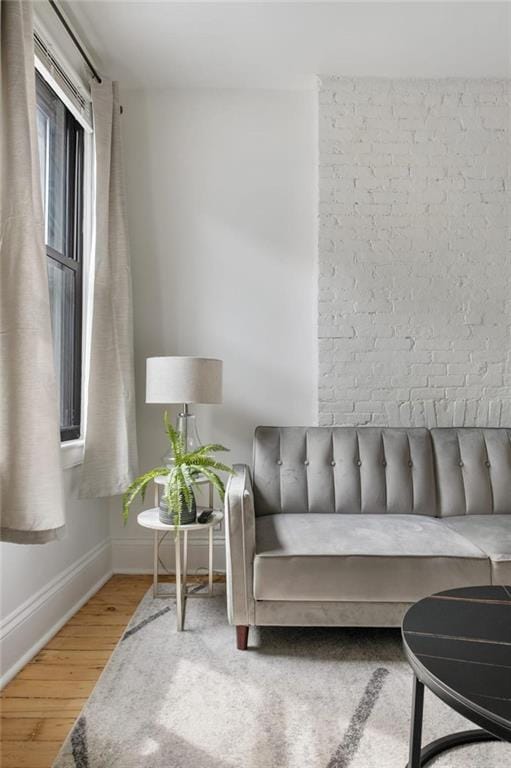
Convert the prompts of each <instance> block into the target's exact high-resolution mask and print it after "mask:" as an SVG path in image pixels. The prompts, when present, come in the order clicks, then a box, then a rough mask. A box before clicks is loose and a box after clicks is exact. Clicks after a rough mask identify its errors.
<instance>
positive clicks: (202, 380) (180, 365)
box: [146, 357, 223, 461]
mask: <svg viewBox="0 0 511 768" xmlns="http://www.w3.org/2000/svg"><path fill="white" fill-rule="evenodd" d="M222 366H223V363H222V361H221V360H214V359H212V358H207V357H148V358H147V365H146V403H160V404H165V405H170V404H172V403H182V406H183V408H182V411H181V412H180V413H179V415H178V417H177V423H176V429H177V431H178V432H179V433H180V434H181V436H182V439H183V445H184V448H185V451H186V452H190V451H195V450H197V448H199V447H200V445H201V441H200V439H199V434H198V432H197V424H196V421H195V414H193V413H191V412H190V409H189V406H190V405H191V404H193V403H201V404H208V405H209V404H219V403H221V402H222ZM168 458H169V457H167V456H166V457H165V461H167V459H168Z"/></svg>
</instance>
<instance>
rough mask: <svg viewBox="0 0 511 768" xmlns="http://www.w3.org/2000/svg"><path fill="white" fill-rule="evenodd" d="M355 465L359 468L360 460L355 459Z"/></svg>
mask: <svg viewBox="0 0 511 768" xmlns="http://www.w3.org/2000/svg"><path fill="white" fill-rule="evenodd" d="M355 464H356V465H357V467H361V466H362V462H361V461H360V459H357V460H356V462H355Z"/></svg>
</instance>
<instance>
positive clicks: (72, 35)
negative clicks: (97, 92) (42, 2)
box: [48, 0, 101, 83]
mask: <svg viewBox="0 0 511 768" xmlns="http://www.w3.org/2000/svg"><path fill="white" fill-rule="evenodd" d="M48 2H49V3H50V5H51V7H52V8H53V10H54V11H55V13H56V14H57V16H58V17H59V20H60V22H61V24H62V26H63V27H64V29H65V30H66V32H67V33H68V35H69V37H70V38H71V40H72V41H73V43H74V44H75V46H76V47H77V48H78V50H79V52H80V54H81V56H82V59H83V60H84V61H85V63H86V64H87V66H88V67H89V69H90V71H91V72H92V76H93V77H94V79H95V80H97V81H98V83H101V78H100V76H99V75H98V73H97V71H96V69H95V68H94V66H93V65H92V62H91V60H90V59H89V57H88V56H87V54H86V53H85V51H84V50H83V48H82V46H81V44H80V41H79V40H78V38H77V37H76V35H75V33H74V32H73V30H72V29H71V27H70V26H69V24H68V23H67V21H66V19H65V18H64V16H63V15H62V13H61V11H60V8H59V7H58V5H57V3H56V2H55V0H48Z"/></svg>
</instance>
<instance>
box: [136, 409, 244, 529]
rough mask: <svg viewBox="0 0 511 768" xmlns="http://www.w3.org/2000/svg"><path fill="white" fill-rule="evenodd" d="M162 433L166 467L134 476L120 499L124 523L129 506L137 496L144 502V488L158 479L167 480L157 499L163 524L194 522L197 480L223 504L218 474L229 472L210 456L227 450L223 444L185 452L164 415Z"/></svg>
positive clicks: (230, 471)
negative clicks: (168, 457) (168, 450)
mask: <svg viewBox="0 0 511 768" xmlns="http://www.w3.org/2000/svg"><path fill="white" fill-rule="evenodd" d="M164 423H165V431H166V433H167V437H168V439H169V443H170V446H171V450H172V461H171V462H170V465H169V466H164V467H154V469H150V470H149V471H148V472H145V473H144V474H143V475H140V476H139V477H137V478H136V479H135V480H134V481H133V482H132V483H131V484H130V485H129V487H128V488H127V490H126V491H125V493H124V495H123V497H122V512H123V517H124V522H126V521H127V519H128V515H129V511H130V507H131V505H132V503H133V502H134V500H135V499H136V497H137V496H138V495H139V494H140V496H141V498H142V499H144V496H145V492H146V489H147V486H148V485H149V483H150V482H151V480H155V479H156V478H157V477H159V476H163V477H166V478H167V481H166V483H165V490H164V492H163V494H162V497H161V500H160V520H161V522H162V523H166V524H167V525H176V526H179V525H188V524H190V523H194V522H195V518H196V514H197V503H196V500H195V493H194V488H195V487H196V485H197V481H198V480H199V479H200V478H206V479H207V480H209V481H210V483H212V485H213V487H214V488H216V490H217V491H218V495H219V496H220V499H221V500H222V501H223V499H224V494H225V486H224V482H223V480H222V478H221V477H220V476H219V475H218V472H228V473H232V469H231V467H229V466H228V465H227V464H223V463H222V462H220V461H217V460H216V459H215V457H214V456H213V454H214V453H216V452H218V451H227V450H228V449H227V448H224V447H223V445H217V444H216V443H210V444H208V445H202V446H201V447H200V448H198V449H197V450H195V451H192V452H189V453H186V452H185V450H184V443H183V438H182V436H181V434H180V433H179V432H177V431H176V430H175V429H174V427H173V426H172V424H170V423H169V420H168V417H167V413H165V416H164Z"/></svg>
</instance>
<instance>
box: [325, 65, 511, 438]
mask: <svg viewBox="0 0 511 768" xmlns="http://www.w3.org/2000/svg"><path fill="white" fill-rule="evenodd" d="M510 91H511V88H510V82H509V81H503V80H481V81H477V80H450V79H448V80H385V79H345V78H322V79H321V81H320V84H319V92H318V98H319V192H320V194H319V289H318V336H319V342H318V343H319V387H318V410H319V423H320V424H325V425H328V424H353V425H359V424H374V425H405V426H421V425H426V426H435V425H439V426H451V425H455V426H473V425H481V426H498V425H506V426H511V362H510V357H511V353H510V350H511V338H510V337H511V248H510V246H511V240H510V236H511V226H510V225H511V167H510V166H511V152H510V149H511V145H510V136H511V126H510V114H511V99H510Z"/></svg>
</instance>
